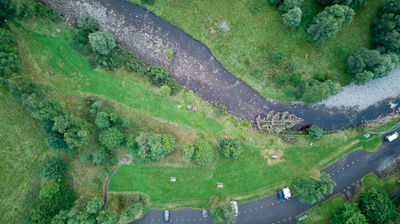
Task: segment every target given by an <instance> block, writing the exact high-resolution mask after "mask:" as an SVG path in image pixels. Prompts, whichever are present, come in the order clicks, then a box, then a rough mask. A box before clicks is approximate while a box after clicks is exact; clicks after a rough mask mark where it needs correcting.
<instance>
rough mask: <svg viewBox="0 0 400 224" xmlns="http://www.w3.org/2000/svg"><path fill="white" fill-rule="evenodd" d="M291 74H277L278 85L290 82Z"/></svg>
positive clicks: (276, 81)
mask: <svg viewBox="0 0 400 224" xmlns="http://www.w3.org/2000/svg"><path fill="white" fill-rule="evenodd" d="M288 79H289V76H288V75H287V74H285V73H282V74H280V75H276V76H275V83H276V84H277V85H278V86H285V85H286V83H287V82H288Z"/></svg>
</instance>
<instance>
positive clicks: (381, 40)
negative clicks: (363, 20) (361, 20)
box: [372, 0, 400, 55]
mask: <svg viewBox="0 0 400 224" xmlns="http://www.w3.org/2000/svg"><path fill="white" fill-rule="evenodd" d="M399 15H400V6H399V1H398V0H390V1H387V2H385V4H384V6H383V9H382V10H381V11H380V12H379V14H378V17H377V18H376V19H375V20H374V21H373V23H372V33H373V35H374V38H373V40H374V43H375V45H376V46H377V48H378V49H379V50H380V51H381V52H395V53H396V54H398V55H400V21H399V19H398V18H399Z"/></svg>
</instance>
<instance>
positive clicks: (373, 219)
mask: <svg viewBox="0 0 400 224" xmlns="http://www.w3.org/2000/svg"><path fill="white" fill-rule="evenodd" d="M360 202H361V211H362V213H363V214H364V215H365V217H367V220H368V221H369V222H370V223H384V222H385V221H386V220H388V219H390V218H391V217H392V216H393V211H394V206H393V203H392V201H391V200H390V199H389V197H388V195H387V194H386V192H385V191H384V190H383V189H381V190H377V189H375V188H372V189H370V190H368V191H367V192H365V193H362V194H361V197H360Z"/></svg>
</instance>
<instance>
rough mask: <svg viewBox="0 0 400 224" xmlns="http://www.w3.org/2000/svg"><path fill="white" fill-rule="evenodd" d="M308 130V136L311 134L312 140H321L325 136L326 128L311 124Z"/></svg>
mask: <svg viewBox="0 0 400 224" xmlns="http://www.w3.org/2000/svg"><path fill="white" fill-rule="evenodd" d="M307 132H308V136H310V138H311V139H312V140H317V141H318V140H320V139H321V138H322V137H323V136H324V130H322V129H321V128H320V127H318V125H315V124H313V125H311V127H309V128H308V129H307Z"/></svg>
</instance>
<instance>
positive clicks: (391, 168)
mask: <svg viewBox="0 0 400 224" xmlns="http://www.w3.org/2000/svg"><path fill="white" fill-rule="evenodd" d="M397 131H398V132H400V128H397ZM382 142H383V144H382V146H381V147H380V148H379V149H378V150H377V151H375V152H369V151H366V150H357V151H354V152H351V153H349V154H348V155H346V156H345V157H343V158H341V159H340V160H338V161H336V162H335V163H333V164H331V165H330V166H328V167H327V168H325V169H323V170H322V171H321V172H326V173H328V174H330V175H331V178H332V179H333V180H334V181H335V182H336V187H335V188H334V190H333V193H332V194H330V195H327V196H326V197H325V199H324V200H322V201H320V202H318V203H317V204H319V203H321V202H323V201H325V200H326V199H328V198H330V197H331V196H333V195H335V194H339V195H341V196H342V197H343V198H346V199H348V198H350V197H351V196H352V195H353V194H355V193H357V190H359V189H360V187H361V179H362V178H363V177H364V176H365V175H367V174H368V173H371V172H374V173H376V174H377V175H378V176H379V177H383V176H385V175H387V174H389V173H393V172H395V171H398V170H397V169H398V168H399V167H400V138H399V139H396V140H395V141H393V142H390V143H389V142H386V141H384V140H383V139H382ZM317 204H314V205H307V204H302V203H300V202H299V201H298V199H297V198H291V199H290V200H286V201H279V200H278V198H277V196H276V195H270V196H268V197H265V198H261V199H258V200H255V201H251V202H248V203H244V204H240V205H239V216H238V217H237V222H236V223H238V224H241V223H243V224H244V223H248V224H282V223H296V217H297V216H298V215H300V214H301V213H303V212H305V211H306V210H308V209H310V208H311V207H313V206H315V205H317ZM170 218H171V220H170V223H193V224H195V223H196V224H200V223H213V221H212V219H210V218H209V217H207V218H204V217H203V216H202V210H201V209H189V208H185V209H179V210H172V211H170ZM132 223H135V224H139V223H143V224H148V223H149V224H153V223H154V224H155V223H164V216H163V211H162V210H153V209H152V210H149V211H147V213H146V214H145V215H144V217H143V218H142V219H140V220H138V221H135V222H132Z"/></svg>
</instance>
